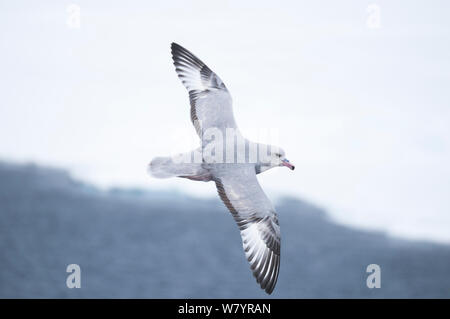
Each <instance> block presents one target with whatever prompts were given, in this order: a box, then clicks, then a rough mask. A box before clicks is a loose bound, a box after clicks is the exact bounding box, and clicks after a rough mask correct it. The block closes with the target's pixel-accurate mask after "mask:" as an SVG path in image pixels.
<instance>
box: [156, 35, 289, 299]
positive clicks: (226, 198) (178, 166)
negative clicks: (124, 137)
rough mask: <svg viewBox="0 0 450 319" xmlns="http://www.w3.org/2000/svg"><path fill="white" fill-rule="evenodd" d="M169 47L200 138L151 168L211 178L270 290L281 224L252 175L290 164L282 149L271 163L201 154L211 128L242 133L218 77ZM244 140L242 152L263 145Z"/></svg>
mask: <svg viewBox="0 0 450 319" xmlns="http://www.w3.org/2000/svg"><path fill="white" fill-rule="evenodd" d="M171 48H172V58H173V63H174V65H175V70H176V72H177V74H178V77H179V78H180V79H181V81H182V83H183V85H184V86H185V87H186V89H187V90H188V92H189V100H190V104H191V120H192V122H193V124H194V126H195V129H196V131H197V133H198V135H199V136H200V138H201V147H200V148H199V149H197V150H194V151H192V152H189V153H185V154H179V155H177V156H175V157H173V158H170V157H158V158H155V159H154V160H153V161H152V163H151V164H150V173H151V174H152V175H154V176H155V177H160V178H164V177H171V176H177V177H183V178H189V179H192V180H201V181H214V182H215V184H216V187H217V191H218V194H219V196H220V198H221V199H222V201H223V202H224V204H225V206H226V207H227V208H228V210H229V211H230V212H231V214H232V215H233V218H234V220H235V221H236V223H237V225H238V227H239V230H240V233H241V237H242V244H243V248H244V252H245V256H246V258H247V260H248V262H249V263H250V268H251V270H252V272H253V275H254V276H255V278H256V281H257V282H258V283H259V284H260V286H261V288H262V289H264V290H265V291H266V292H267V293H269V294H270V293H272V291H273V289H274V288H275V284H276V282H277V279H278V274H279V271H280V226H279V223H278V218H277V214H276V212H275V209H274V208H273V206H272V204H271V202H270V200H269V199H268V198H267V196H266V195H265V193H264V191H263V190H262V188H261V186H260V185H259V183H258V180H257V178H256V175H257V174H259V173H261V172H263V171H265V170H267V169H269V168H271V167H275V166H282V165H285V166H287V165H290V164H286V162H287V163H288V162H289V161H287V160H286V159H284V152H283V151H282V150H281V151H277V152H275V151H272V150H271V151H270V152H271V154H270V155H271V156H272V157H273V158H274V161H272V162H270V163H262V162H260V159H259V157H258V160H257V162H254V163H251V162H245V163H240V164H238V163H217V162H214V161H210V160H209V158H207V156H206V155H205V153H206V152H205V149H206V148H207V147H208V143H210V141H208V140H205V139H204V136H203V132H205V131H206V130H208V129H210V128H214V129H218V130H219V131H220V132H222V133H223V134H224V135H225V133H226V130H227V128H233V129H234V132H235V133H236V134H237V136H238V137H242V135H241V133H240V131H239V130H238V128H237V125H236V122H235V119H234V116H233V109H232V99H231V95H230V93H229V92H228V90H227V88H226V86H225V84H224V83H223V82H222V80H221V79H220V78H219V77H218V76H217V75H216V74H215V73H214V72H213V71H211V69H210V68H209V67H208V66H207V65H206V64H205V63H203V62H202V61H201V60H200V59H198V58H197V57H196V56H195V55H193V54H192V53H191V52H189V51H188V50H186V49H185V48H183V47H182V46H180V45H178V44H176V43H172V46H171ZM242 138H243V137H242ZM243 140H244V141H245V153H246V154H247V151H248V150H249V149H251V148H252V147H256V148H258V149H259V148H260V147H262V146H265V145H264V144H257V143H253V142H251V141H249V140H247V139H245V138H243ZM276 149H277V150H278V148H276ZM195 152H197V153H196V155H199V154H200V155H199V156H200V159H201V160H200V161H198V162H195V163H187V164H185V163H179V161H178V160H175V159H179V158H180V157H185V158H186V157H191V158H193V157H194V153H195ZM258 154H259V153H258ZM197 157H198V156H197ZM246 159H248V156H247V155H246ZM283 162H284V164H283ZM290 168H291V169H293V166H292V165H290Z"/></svg>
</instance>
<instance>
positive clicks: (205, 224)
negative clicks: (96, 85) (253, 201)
mask: <svg viewBox="0 0 450 319" xmlns="http://www.w3.org/2000/svg"><path fill="white" fill-rule="evenodd" d="M276 208H277V212H278V215H279V220H280V225H281V231H282V252H281V254H282V265H281V271H280V276H279V282H278V284H277V287H276V289H275V291H274V293H273V295H272V296H271V297H275V298H374V297H375V298H448V297H449V296H450V278H449V276H448V267H449V265H450V247H449V246H446V245H441V244H434V243H429V242H419V241H407V240H402V239H399V238H391V237H389V236H386V235H385V234H383V233H381V232H368V231H363V230H358V229H354V228H350V227H346V226H343V225H338V224H336V223H334V222H333V221H332V220H330V219H329V218H328V216H327V213H326V212H325V211H324V210H323V209H320V208H318V207H316V206H315V205H313V204H311V203H308V202H305V201H302V200H299V199H296V198H284V199H282V200H280V201H279V202H278V203H277V205H276ZM72 263H75V264H79V265H80V267H81V269H82V288H80V289H68V288H67V287H66V284H65V280H66V277H67V275H68V274H67V273H66V272H65V269H66V267H67V265H68V264H72ZM372 263H375V264H378V265H380V267H381V269H382V277H381V278H382V286H381V288H380V289H369V288H367V286H366V278H367V276H368V273H366V267H367V265H369V264H372ZM266 296H267V295H266V294H265V293H264V292H263V291H261V290H260V289H259V287H258V285H257V284H256V282H255V281H254V278H253V277H252V275H251V272H250V270H249V267H248V265H247V262H246V260H245V257H244V254H243V251H242V244H241V239H240V236H239V231H238V229H237V227H236V225H235V223H234V221H233V219H232V217H231V215H230V214H229V212H228V211H227V210H226V208H225V207H224V206H223V204H222V203H221V202H220V200H219V199H198V198H192V197H189V196H187V195H184V194H182V193H175V192H168V191H147V190H142V189H121V188H112V189H109V190H107V191H102V190H99V189H97V188H95V187H93V186H91V185H89V184H86V183H83V182H80V181H77V180H75V179H74V178H72V177H71V175H70V173H69V172H68V171H65V170H62V169H54V168H48V167H42V166H39V165H35V164H15V163H10V162H0V297H2V298H13V297H18V298H49V297H57V298H71V297H77V298H213V297H217V298H227V297H234V298H264V297H266Z"/></svg>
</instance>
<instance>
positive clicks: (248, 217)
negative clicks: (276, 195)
mask: <svg viewBox="0 0 450 319" xmlns="http://www.w3.org/2000/svg"><path fill="white" fill-rule="evenodd" d="M228 171H230V172H228V173H226V174H225V173H224V174H218V176H216V178H215V182H216V186H217V190H218V193H219V196H220V198H221V199H222V201H223V202H224V203H225V205H226V206H227V208H228V209H229V210H230V212H231V214H232V215H233V217H234V219H235V221H236V223H237V225H238V227H239V229H240V232H241V237H242V244H243V248H244V252H245V256H246V257H247V260H248V262H249V263H250V268H251V270H252V272H253V275H254V276H255V278H256V281H257V282H258V283H259V284H260V286H261V288H262V289H264V290H265V291H266V292H267V293H268V294H270V293H272V291H273V289H274V288H275V284H276V282H277V279H278V273H279V270H280V226H279V223H278V218H277V215H276V212H275V210H274V208H273V206H272V204H271V203H270V201H269V199H268V198H267V196H266V195H265V194H264V192H263V190H262V189H261V187H260V185H259V183H258V180H257V179H256V174H255V172H254V168H253V169H251V168H249V169H244V170H243V169H241V168H237V169H235V170H233V169H230V170H228Z"/></svg>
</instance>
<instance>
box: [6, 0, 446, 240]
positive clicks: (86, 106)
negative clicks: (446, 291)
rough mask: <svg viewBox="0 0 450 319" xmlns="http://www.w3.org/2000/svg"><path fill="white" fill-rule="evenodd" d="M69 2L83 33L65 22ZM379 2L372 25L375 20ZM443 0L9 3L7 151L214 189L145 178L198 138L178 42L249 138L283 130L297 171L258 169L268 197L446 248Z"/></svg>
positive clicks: (199, 190) (107, 178)
mask: <svg viewBox="0 0 450 319" xmlns="http://www.w3.org/2000/svg"><path fill="white" fill-rule="evenodd" d="M71 3H74V4H76V5H78V6H79V7H80V9H81V11H80V28H79V29H78V28H73V24H72V27H70V26H69V25H68V23H67V22H68V19H69V15H70V12H68V6H69V5H70V4H71ZM372 3H374V4H377V5H378V6H379V8H380V27H379V28H370V27H368V25H367V20H368V19H369V13H368V11H367V10H368V6H369V5H370V4H372ZM449 9H450V5H449V3H448V1H361V0H355V1H331V0H330V1H283V2H276V1H261V0H259V1H213V0H209V1H160V2H153V1H57V0H55V1H35V2H30V1H2V2H1V3H0V46H1V49H0V57H1V59H0V70H1V72H0V85H1V90H0V158H3V159H9V160H19V161H30V160H31V161H36V162H38V163H43V164H51V165H58V166H62V167H67V168H69V169H71V170H72V172H73V173H74V175H75V176H77V177H81V178H83V179H85V180H88V181H90V182H93V183H96V184H97V185H101V186H112V185H114V186H117V185H120V186H143V187H147V188H166V189H179V190H181V191H186V192H189V193H191V194H194V195H197V196H215V188H214V185H213V184H211V183H194V182H191V181H186V180H180V179H173V180H156V179H151V178H150V177H149V176H147V175H146V165H147V163H148V162H149V161H150V159H151V158H152V157H154V156H157V155H165V154H168V153H171V152H174V151H180V152H182V151H187V150H189V149H190V148H192V146H193V143H194V142H195V141H196V135H195V132H194V129H193V127H192V125H191V123H190V120H189V102H188V97H187V92H186V91H185V89H184V87H183V86H182V85H181V83H180V82H179V80H178V78H177V77H176V74H175V72H174V68H173V66H172V62H171V57H170V48H169V46H170V43H171V42H172V41H175V42H178V43H179V44H181V45H183V46H185V47H186V48H188V49H189V50H191V51H193V52H194V53H195V54H197V55H198V56H199V57H200V58H201V59H202V60H203V61H204V62H205V63H207V64H208V65H209V67H210V68H211V69H213V70H214V71H215V72H216V73H217V74H218V75H219V76H220V77H221V78H222V80H223V81H224V82H225V83H226V85H227V87H228V89H229V90H230V92H231V94H232V96H233V100H234V113H235V117H236V120H237V122H238V125H239V126H240V128H241V130H242V131H243V132H244V133H245V134H246V135H247V136H248V137H250V138H254V139H257V140H259V141H260V142H267V141H266V140H265V139H264V136H258V134H257V133H258V132H261V131H264V130H266V129H273V130H276V131H278V132H279V144H280V146H282V147H283V148H284V149H285V151H286V153H287V157H288V158H289V159H290V160H291V162H293V163H295V165H296V170H295V171H294V172H291V171H289V170H288V169H282V168H280V169H273V170H271V171H269V172H267V173H265V174H264V175H263V176H261V177H260V182H261V184H262V185H263V187H264V189H265V190H266V192H267V193H268V195H269V196H270V197H272V198H273V199H275V198H276V197H277V196H280V195H283V194H290V195H295V196H299V197H302V198H305V199H307V200H310V201H312V202H314V203H316V204H318V205H320V206H322V207H324V208H327V209H328V210H329V212H330V214H331V215H332V216H333V217H334V218H336V219H338V220H340V221H342V222H345V223H350V224H354V225H359V226H363V227H369V228H375V229H381V230H385V231H387V232H389V233H392V234H395V235H401V236H408V237H411V238H427V239H434V240H440V241H447V242H450V196H449V195H450V167H449V163H450V128H449V123H450V90H449V83H450V81H449V80H450V60H449V57H450V22H449V19H448V17H449V16H450V10H449ZM69 11H70V10H69ZM372 17H373V16H372ZM71 21H73V20H71ZM370 21H373V20H370ZM371 25H372V26H373V23H372V24H371ZM255 119H257V121H256V120H255ZM167 141H170V143H167ZM185 141H187V142H185ZM189 141H191V143H188V142H189ZM285 222H286V221H285Z"/></svg>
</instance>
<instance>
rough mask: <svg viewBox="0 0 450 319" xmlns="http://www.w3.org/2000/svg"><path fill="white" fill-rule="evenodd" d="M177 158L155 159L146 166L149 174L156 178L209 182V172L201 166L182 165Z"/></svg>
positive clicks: (193, 164) (194, 164)
mask: <svg viewBox="0 0 450 319" xmlns="http://www.w3.org/2000/svg"><path fill="white" fill-rule="evenodd" d="M178 156H183V154H180V155H178ZM178 156H177V157H175V158H173V157H155V158H154V159H153V160H152V161H151V162H150V164H149V165H148V172H149V174H150V175H151V176H153V177H156V178H169V177H184V178H189V179H192V180H201V181H207V180H209V172H208V171H206V170H205V169H204V168H203V167H202V165H201V164H198V163H183V162H182V161H179V158H178ZM174 159H175V161H174Z"/></svg>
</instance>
